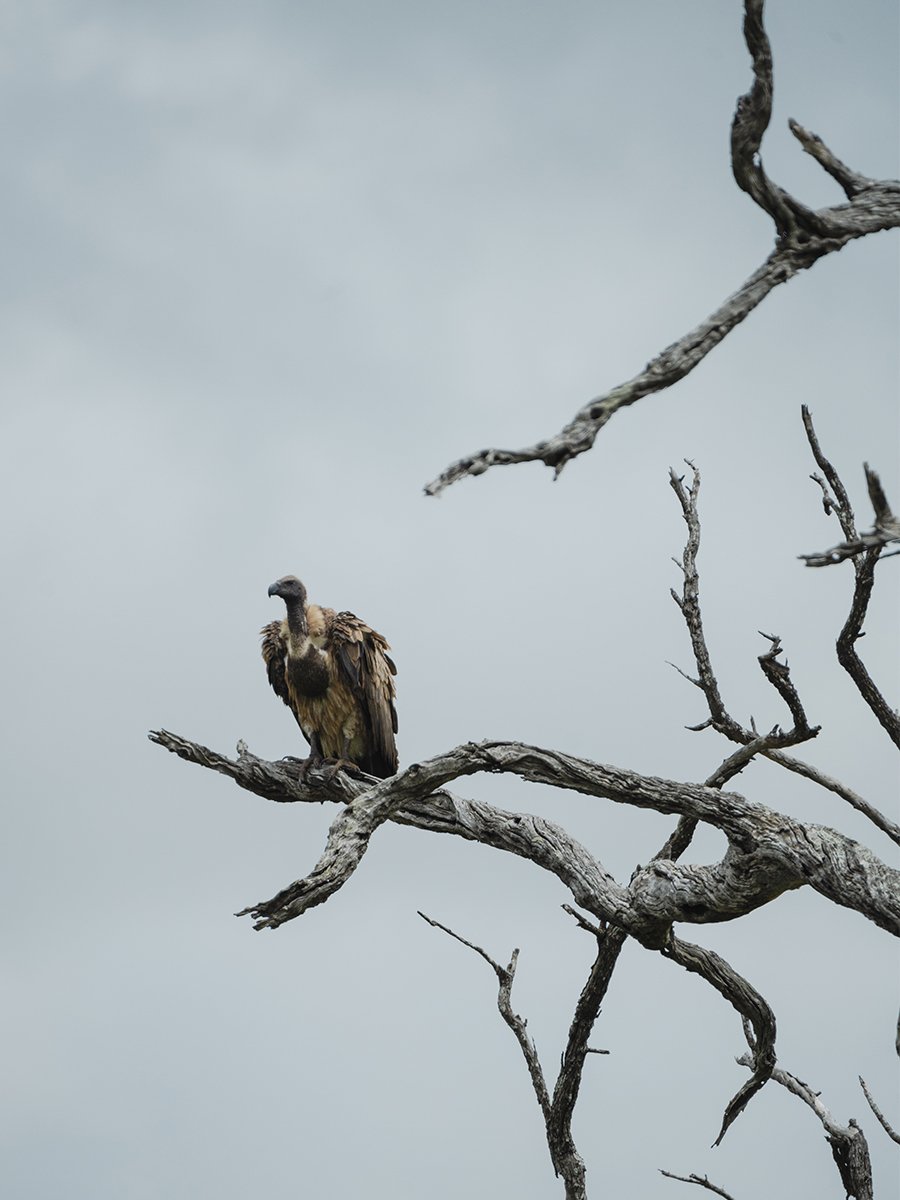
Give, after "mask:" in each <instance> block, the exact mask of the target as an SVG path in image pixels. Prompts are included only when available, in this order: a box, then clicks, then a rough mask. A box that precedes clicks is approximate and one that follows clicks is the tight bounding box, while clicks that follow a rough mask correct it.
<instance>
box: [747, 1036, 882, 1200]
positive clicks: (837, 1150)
mask: <svg viewBox="0 0 900 1200" xmlns="http://www.w3.org/2000/svg"><path fill="white" fill-rule="evenodd" d="M753 1060H754V1054H753V1053H752V1052H751V1053H750V1054H745V1055H742V1056H741V1057H740V1058H739V1059H738V1060H737V1061H738V1062H739V1063H740V1064H741V1065H742V1066H745V1067H752V1066H753V1065H754V1064H753ZM772 1079H773V1080H774V1081H775V1083H778V1084H780V1085H781V1087H783V1088H786V1089H787V1091H789V1092H791V1093H792V1094H793V1095H795V1096H797V1097H799V1099H801V1100H802V1101H803V1103H804V1104H806V1105H808V1106H809V1108H811V1109H812V1111H813V1112H814V1113H815V1114H816V1116H817V1117H818V1118H819V1120H820V1121H821V1122H822V1126H823V1127H824V1129H825V1135H826V1137H827V1140H828V1144H829V1145H830V1146H831V1153H832V1157H833V1158H834V1161H835V1164H836V1165H837V1168H838V1171H839V1172H840V1176H841V1182H842V1183H843V1185H844V1188H845V1190H846V1193H847V1195H848V1196H852V1197H854V1200H872V1197H873V1192H872V1163H871V1160H870V1158H869V1146H868V1143H867V1141H866V1136H865V1134H864V1133H863V1131H862V1129H861V1128H860V1127H859V1125H858V1124H857V1123H856V1121H854V1120H853V1118H852V1117H851V1118H850V1120H849V1121H848V1122H847V1124H846V1125H841V1124H840V1122H839V1121H836V1120H835V1119H834V1117H833V1116H832V1115H831V1113H830V1112H829V1111H828V1109H827V1108H826V1107H825V1105H824V1104H823V1103H822V1100H821V1097H820V1096H819V1093H818V1092H814V1091H813V1089H812V1088H811V1087H810V1086H809V1084H808V1083H804V1082H803V1080H802V1079H798V1078H797V1077H796V1075H791V1074H790V1072H789V1071H783V1070H782V1069H781V1068H780V1067H776V1068H775V1069H774V1070H773V1071H772Z"/></svg>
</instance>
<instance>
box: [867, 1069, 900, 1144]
mask: <svg viewBox="0 0 900 1200" xmlns="http://www.w3.org/2000/svg"><path fill="white" fill-rule="evenodd" d="M859 1086H860V1087H861V1088H862V1090H863V1095H864V1096H865V1098H866V1099H867V1100H868V1102H869V1108H871V1110H872V1112H873V1113H874V1114H875V1116H876V1118H877V1119H878V1123H879V1124H880V1125H881V1128H882V1129H883V1130H884V1132H885V1133H886V1134H887V1135H888V1137H889V1138H890V1139H891V1141H892V1142H898V1143H900V1133H897V1132H896V1130H895V1129H892V1128H891V1125H890V1124H889V1122H888V1119H887V1117H886V1116H885V1115H884V1113H883V1112H882V1111H881V1109H880V1108H879V1107H878V1105H877V1104H876V1103H875V1100H874V1098H873V1096H872V1093H871V1092H870V1091H869V1089H868V1087H867V1086H866V1081H865V1080H864V1079H863V1077H862V1075H860V1077H859Z"/></svg>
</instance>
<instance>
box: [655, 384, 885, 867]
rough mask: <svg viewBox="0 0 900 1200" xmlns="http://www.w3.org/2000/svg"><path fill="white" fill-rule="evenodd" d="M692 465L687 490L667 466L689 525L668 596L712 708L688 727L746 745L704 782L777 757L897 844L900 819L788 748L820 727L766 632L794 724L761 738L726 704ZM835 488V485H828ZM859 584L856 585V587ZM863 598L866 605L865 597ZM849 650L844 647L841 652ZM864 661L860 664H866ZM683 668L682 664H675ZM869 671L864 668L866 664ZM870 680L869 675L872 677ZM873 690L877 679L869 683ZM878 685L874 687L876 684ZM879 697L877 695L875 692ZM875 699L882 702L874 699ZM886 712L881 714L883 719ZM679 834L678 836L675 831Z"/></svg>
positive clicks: (847, 525)
mask: <svg viewBox="0 0 900 1200" xmlns="http://www.w3.org/2000/svg"><path fill="white" fill-rule="evenodd" d="M803 422H804V426H805V427H806V431H807V436H808V438H809V441H810V446H811V447H812V451H813V454H814V456H815V459H816V462H817V463H818V465H819V466H820V467H821V468H822V470H823V472H824V473H825V476H826V477H827V482H826V479H823V478H821V477H818V476H816V478H817V480H818V482H819V483H820V485H821V486H822V488H823V492H824V495H825V498H826V505H825V507H826V510H827V511H828V512H834V513H835V514H836V515H837V516H838V518H839V520H840V521H841V525H842V528H844V529H845V530H846V531H847V532H848V534H850V536H855V524H854V516H853V509H852V507H851V505H850V500H849V497H848V496H847V492H846V489H845V488H844V485H843V483H842V482H841V479H840V476H839V475H838V474H837V472H836V471H835V469H834V467H833V466H832V464H831V463H830V462H829V461H828V459H827V458H826V457H825V455H824V454H823V453H822V449H821V446H820V445H819V442H818V439H817V437H816V433H815V429H814V427H813V424H812V418H811V416H810V414H809V410H808V409H807V408H806V406H805V405H804V407H803ZM687 465H688V466H689V467H690V468H691V472H692V480H691V485H690V488H689V489H688V488H686V487H685V486H684V480H683V478H682V477H681V476H679V475H677V474H676V473H675V472H674V471H671V470H670V471H669V483H670V485H671V487H672V490H673V491H674V492H675V495H676V496H677V497H678V502H679V504H680V505H681V511H682V515H683V517H684V520H685V524H686V525H687V529H688V536H687V540H686V542H685V546H684V551H683V553H682V559H681V562H680V563H678V566H679V568H680V570H681V573H682V591H681V593H678V592H676V591H675V590H674V589H672V592H671V595H672V598H673V600H674V601H675V603H676V604H677V605H678V607H679V610H680V611H681V614H682V616H683V617H684V621H685V625H686V626H687V630H688V634H689V636H690V639H691V648H692V650H693V653H694V661H695V663H696V667H697V678H696V679H694V678H692V677H691V676H689V675H687V674H685V672H684V671H680V670H679V674H680V675H682V676H683V677H684V678H685V679H687V680H688V682H689V683H692V684H693V685H694V686H695V687H698V688H699V689H700V690H701V691H702V692H703V694H704V696H705V697H706V702H707V708H708V709H709V714H710V715H709V718H708V720H706V721H704V722H703V723H702V724H700V725H696V726H691V727H690V728H692V729H695V730H700V729H708V728H712V729H715V730H716V731H717V732H719V733H721V734H723V735H724V736H725V737H727V738H728V739H729V740H730V741H733V742H739V743H740V744H741V747H742V748H741V749H740V750H738V751H736V752H735V753H734V754H732V755H730V756H729V757H728V758H726V759H725V761H724V762H723V763H722V764H721V765H720V767H719V768H718V769H717V770H716V771H715V772H714V773H713V774H712V775H710V776H709V778H708V779H707V781H706V786H707V787H723V786H724V785H725V783H727V782H728V780H729V779H732V778H734V776H735V775H737V774H738V773H739V772H740V771H741V770H743V768H744V767H745V766H746V765H747V764H748V763H749V762H750V761H751V760H752V759H753V758H754V757H755V756H756V755H762V756H764V757H766V758H768V759H770V760H771V761H772V762H775V763H778V764H779V765H780V766H782V767H785V768H786V769H787V770H789V771H793V772H795V773H796V774H799V775H803V776H805V777H806V778H807V779H810V780H812V781H813V782H815V783H818V784H819V785H820V786H821V787H824V788H826V789H828V790H829V791H832V792H834V793H836V794H837V795H839V796H841V797H842V798H843V799H844V800H846V801H847V803H848V804H851V805H852V806H853V807H854V808H855V809H857V810H858V811H859V812H861V813H863V814H864V815H865V816H867V817H868V818H869V820H871V821H872V822H873V824H875V825H877V826H878V828H879V829H881V830H882V831H883V832H884V833H886V834H887V835H888V837H890V838H891V839H892V840H893V841H894V842H896V843H897V844H898V845H900V825H897V823H896V822H894V821H891V820H890V819H889V818H888V817H886V816H884V814H883V813H881V812H880V811H879V810H878V809H877V808H876V807H875V806H874V805H873V804H870V803H869V802H868V801H867V800H864V799H863V798H862V797H861V796H859V795H857V794H856V792H854V791H852V790H851V789H850V788H848V787H846V786H845V785H844V784H842V783H839V782H838V781H837V780H834V779H831V778H830V777H829V776H827V775H825V774H824V773H823V772H821V771H818V770H816V769H815V768H814V767H810V766H809V765H808V764H806V763H803V762H801V761H800V760H799V759H795V758H793V757H791V756H789V755H787V754H785V753H784V752H783V748H784V747H785V746H791V745H795V744H797V743H798V742H802V741H805V740H807V739H808V738H810V737H814V736H815V735H816V734H817V733H818V732H819V727H818V726H815V727H810V726H809V724H808V721H807V717H806V713H805V712H804V710H803V706H802V703H801V701H800V697H799V695H798V693H797V690H796V688H795V687H794V684H793V682H792V681H791V678H790V673H789V671H788V669H787V665H786V664H782V663H780V662H778V660H777V655H778V653H779V652H780V641H779V639H777V638H775V637H773V635H770V634H763V636H764V637H767V638H769V640H770V641H771V642H772V648H771V650H769V652H768V653H767V654H764V655H761V656H760V658H759V664H760V667H761V668H762V670H763V672H764V673H765V674H766V677H767V679H769V681H770V682H771V683H772V684H773V686H774V687H775V688H776V690H778V692H779V694H780V695H781V696H782V698H783V699H784V701H785V703H786V704H787V705H788V708H789V709H790V711H791V715H792V717H793V719H794V729H793V730H791V731H790V732H788V733H784V732H782V731H781V730H779V729H776V730H774V731H773V732H772V733H770V734H765V735H763V736H759V735H757V734H756V733H755V731H754V730H752V729H745V728H744V726H742V725H741V724H740V723H739V722H738V721H736V720H735V719H734V718H733V717H732V716H731V715H730V714H729V712H728V710H727V709H726V707H725V702H724V700H723V699H722V694H721V692H720V690H719V684H718V681H717V679H716V675H715V671H714V670H713V666H712V660H711V657H710V653H709V648H708V647H707V644H706V635H705V632H704V629H703V617H702V613H701V609H700V575H699V572H698V569H697V557H698V554H699V551H700V513H699V506H698V502H699V494H700V472H699V471H698V470H697V468H696V467H695V466H694V464H693V463H691V462H689V461H688V463H687ZM829 489H831V490H829ZM872 583H873V581H872V580H871V579H870V578H869V577H867V576H864V579H863V584H864V588H865V587H867V589H868V590H864V591H863V597H862V599H860V600H859V601H858V602H857V601H856V600H855V602H854V605H853V608H852V610H851V615H852V616H853V618H854V623H853V624H852V625H850V626H849V628H848V626H847V625H845V629H844V631H843V632H842V638H843V639H844V643H849V646H850V649H851V650H852V644H853V642H852V634H853V632H854V630H856V629H857V624H856V622H857V621H859V622H861V620H862V617H861V615H860V614H861V613H864V612H865V606H866V605H867V604H868V596H869V595H870V594H871V587H872ZM858 590H859V587H858ZM863 600H864V601H865V604H864V603H863ZM843 652H844V654H845V656H846V654H847V650H844V651H843ZM861 665H862V664H860V666H861ZM676 669H678V668H676ZM863 670H864V668H863ZM870 683H871V681H870ZM871 687H872V688H874V684H872V685H871ZM875 690H876V691H877V689H875ZM878 695H879V696H880V693H878ZM875 702H876V704H877V700H876V701H875ZM878 713H879V714H880V716H879V719H880V720H882V723H883V724H884V722H885V721H887V722H888V725H890V723H891V715H892V714H891V713H890V710H889V709H888V707H887V704H886V703H885V702H884V700H883V698H882V700H881V705H880V706H879V708H878ZM893 715H895V714H893ZM882 718H883V719H882ZM673 836H674V835H673Z"/></svg>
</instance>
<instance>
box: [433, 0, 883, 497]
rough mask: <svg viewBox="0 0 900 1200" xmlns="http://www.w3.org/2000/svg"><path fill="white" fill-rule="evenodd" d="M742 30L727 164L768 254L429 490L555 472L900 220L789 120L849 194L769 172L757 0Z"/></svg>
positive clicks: (747, 7) (766, 70) (874, 186)
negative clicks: (636, 353)
mask: <svg viewBox="0 0 900 1200" xmlns="http://www.w3.org/2000/svg"><path fill="white" fill-rule="evenodd" d="M744 37H745V40H746V43H747V48H748V50H749V52H750V57H751V60H752V64H753V82H752V84H751V87H750V90H749V91H748V92H747V93H746V94H745V95H743V96H741V97H740V98H739V100H738V102H737V108H736V112H735V116H734V121H733V123H732V133H731V157H732V172H733V174H734V178H735V181H736V182H737V184H738V186H739V187H740V188H742V189H743V190H744V191H745V192H747V193H748V195H750V196H751V198H752V199H753V200H754V201H755V203H756V204H758V205H759V206H760V207H761V208H762V209H763V210H764V211H765V212H766V213H768V214H769V216H770V217H771V218H772V221H773V223H774V225H775V230H776V234H777V238H776V248H775V250H774V251H773V253H772V254H770V255H769V257H768V258H767V259H766V261H765V262H764V263H763V264H762V266H760V267H758V268H757V270H756V271H754V272H753V274H752V275H751V276H750V277H749V278H748V279H747V280H746V281H745V282H744V283H743V284H742V285H741V286H740V287H739V288H738V290H737V291H736V292H735V293H734V294H733V295H732V296H729V297H728V299H727V300H725V301H724V303H722V304H721V305H720V306H719V307H718V308H717V309H716V311H715V312H714V313H713V314H712V316H710V317H708V318H707V320H705V321H703V322H701V324H699V325H698V326H697V327H696V328H695V329H692V330H691V331H690V332H689V333H686V334H685V335H684V336H683V337H681V338H680V339H679V340H678V341H677V342H674V343H673V344H672V345H671V346H669V347H667V348H666V349H665V350H663V351H662V353H661V354H658V355H657V356H656V358H654V359H653V360H652V361H651V362H650V363H648V365H647V366H646V367H645V368H644V370H643V371H641V372H639V373H638V374H637V375H635V376H634V377H633V378H631V379H629V380H628V381H627V382H625V383H622V384H619V385H618V386H617V387H614V388H612V389H611V390H610V391H607V392H604V393H603V394H602V395H599V396H596V397H595V398H594V399H593V400H591V401H589V402H588V403H587V404H585V405H584V406H583V407H582V408H581V409H579V411H578V412H577V413H576V414H575V416H574V417H573V418H572V420H571V421H570V422H569V423H568V425H566V426H564V428H563V429H561V430H560V432H559V433H557V434H554V435H553V436H552V437H549V438H546V439H544V440H542V441H539V442H537V443H535V444H534V445H533V446H527V447H525V448H524V449H522V450H499V449H486V450H480V451H478V452H477V453H475V454H471V455H468V456H467V457H465V458H461V459H459V460H458V461H457V462H455V463H453V464H451V466H449V467H448V468H447V469H446V470H445V471H443V472H442V473H441V474H440V475H439V476H438V477H437V478H436V479H434V480H432V482H431V483H429V484H428V485H427V486H426V487H425V493H426V495H429V496H436V495H438V494H439V493H440V492H442V491H443V490H444V489H445V488H446V487H449V486H450V484H452V483H456V482H457V481H458V480H460V479H463V478H465V477H466V476H469V475H483V474H484V473H485V471H487V470H489V469H490V468H491V467H496V466H509V465H512V464H515V463H523V462H542V463H544V464H545V466H548V467H551V468H552V469H553V472H554V477H557V476H558V475H559V473H560V472H561V471H562V469H563V467H564V466H565V465H566V464H567V463H569V462H571V460H572V459H573V458H577V457H578V456H579V455H580V454H584V453H585V452H586V451H587V450H590V449H591V447H592V446H593V444H594V441H595V439H596V437H597V434H598V433H599V432H600V430H601V429H602V428H603V426H604V425H605V424H606V423H607V421H609V419H610V417H612V416H613V414H614V413H617V412H618V411H619V410H620V409H623V408H626V407H628V406H629V405H631V404H634V403H635V401H637V400H640V399H642V398H643V397H644V396H649V395H651V394H653V393H655V392H661V391H665V390H666V389H667V388H670V387H672V385H673V384H675V383H677V382H678V381H679V380H680V379H683V378H684V377H685V375H687V374H689V373H690V372H691V371H692V370H693V369H694V367H696V366H697V364H698V363H700V362H702V361H703V359H704V358H705V357H706V355H707V354H709V353H710V351H711V350H713V349H714V348H715V347H716V346H717V345H718V344H719V343H720V342H721V341H722V340H723V339H724V338H725V337H726V336H727V335H728V334H729V333H730V332H731V330H732V329H734V328H735V326H737V325H739V324H740V323H741V322H742V321H743V320H744V319H745V318H746V317H747V316H749V314H750V313H751V312H752V311H753V310H754V308H756V306H757V305H758V304H760V303H761V302H762V301H763V300H764V299H765V298H766V296H767V295H768V294H769V292H771V291H772V290H773V289H774V288H776V287H778V285H779V284H782V283H786V282H787V281H788V280H789V279H792V278H793V277H794V276H795V275H797V274H799V272H801V271H805V270H807V269H808V268H809V267H811V266H812V265H813V264H814V263H816V262H817V261H818V260H819V259H820V258H823V257H824V256H825V255H827V254H832V253H834V252H835V251H837V250H840V249H841V248H842V247H843V246H845V245H847V243H848V242H850V241H853V240H854V239H855V238H860V237H866V236H867V235H869V234H871V233H876V232H878V231H880V230H884V229H894V228H897V227H898V226H900V183H898V182H897V181H895V180H881V181H879V180H874V179H869V178H867V177H866V176H864V175H860V174H859V173H858V172H856V171H852V170H851V169H850V168H849V167H846V166H845V165H844V164H843V163H842V162H840V160H839V159H837V158H836V157H835V156H834V155H833V154H832V153H831V151H830V150H828V148H827V147H826V146H825V145H824V143H823V142H822V141H821V139H820V138H817V137H816V136H815V135H814V134H810V133H807V131H806V130H805V129H803V127H802V126H801V125H798V124H797V123H796V122H794V121H792V122H791V123H790V128H791V131H792V132H793V133H794V135H795V137H797V139H798V140H799V142H800V144H801V145H802V146H803V149H804V150H806V151H807V153H810V154H812V155H813V157H814V158H815V159H816V161H817V162H819V163H820V164H821V165H822V166H823V168H824V169H825V170H826V171H827V172H828V174H829V175H831V176H832V177H833V178H835V179H836V180H837V182H838V183H839V184H840V185H841V187H842V188H843V190H844V192H845V194H846V195H847V197H848V202H847V203H846V204H840V205H836V206H834V207H832V208H822V209H818V210H813V209H810V208H807V207H806V205H804V204H802V203H801V202H800V201H799V200H797V199H795V198H794V197H793V196H791V195H790V194H789V193H788V192H786V191H785V190H784V189H783V188H781V187H779V186H778V185H777V184H775V183H773V182H772V180H770V179H769V177H768V176H767V175H766V173H765V171H764V170H763V167H762V163H761V161H760V159H759V149H760V145H761V142H762V137H763V134H764V133H765V131H766V129H767V127H768V124H769V120H770V118H771V108H772V56H771V50H770V47H769V41H768V38H767V36H766V33H765V29H764V27H763V0H745V3H744Z"/></svg>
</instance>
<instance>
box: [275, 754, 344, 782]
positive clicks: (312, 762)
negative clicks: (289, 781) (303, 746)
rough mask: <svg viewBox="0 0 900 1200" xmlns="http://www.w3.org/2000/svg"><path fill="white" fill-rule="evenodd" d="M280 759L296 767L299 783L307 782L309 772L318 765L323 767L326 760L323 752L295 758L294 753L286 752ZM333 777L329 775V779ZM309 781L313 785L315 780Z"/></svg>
mask: <svg viewBox="0 0 900 1200" xmlns="http://www.w3.org/2000/svg"><path fill="white" fill-rule="evenodd" d="M280 761H281V762H283V763H290V765H291V766H292V767H293V768H295V772H296V775H297V782H298V783H306V782H307V780H306V776H307V775H308V774H309V772H310V771H312V770H314V769H315V768H316V767H321V766H322V764H323V763H324V762H325V759H324V758H323V757H322V756H321V754H310V755H309V757H308V758H295V757H294V755H293V754H286V755H285V756H284V758H282V759H281V760H280ZM331 778H333V777H332V776H329V779H331ZM309 783H310V785H312V783H313V780H311V779H310V780H309Z"/></svg>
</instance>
